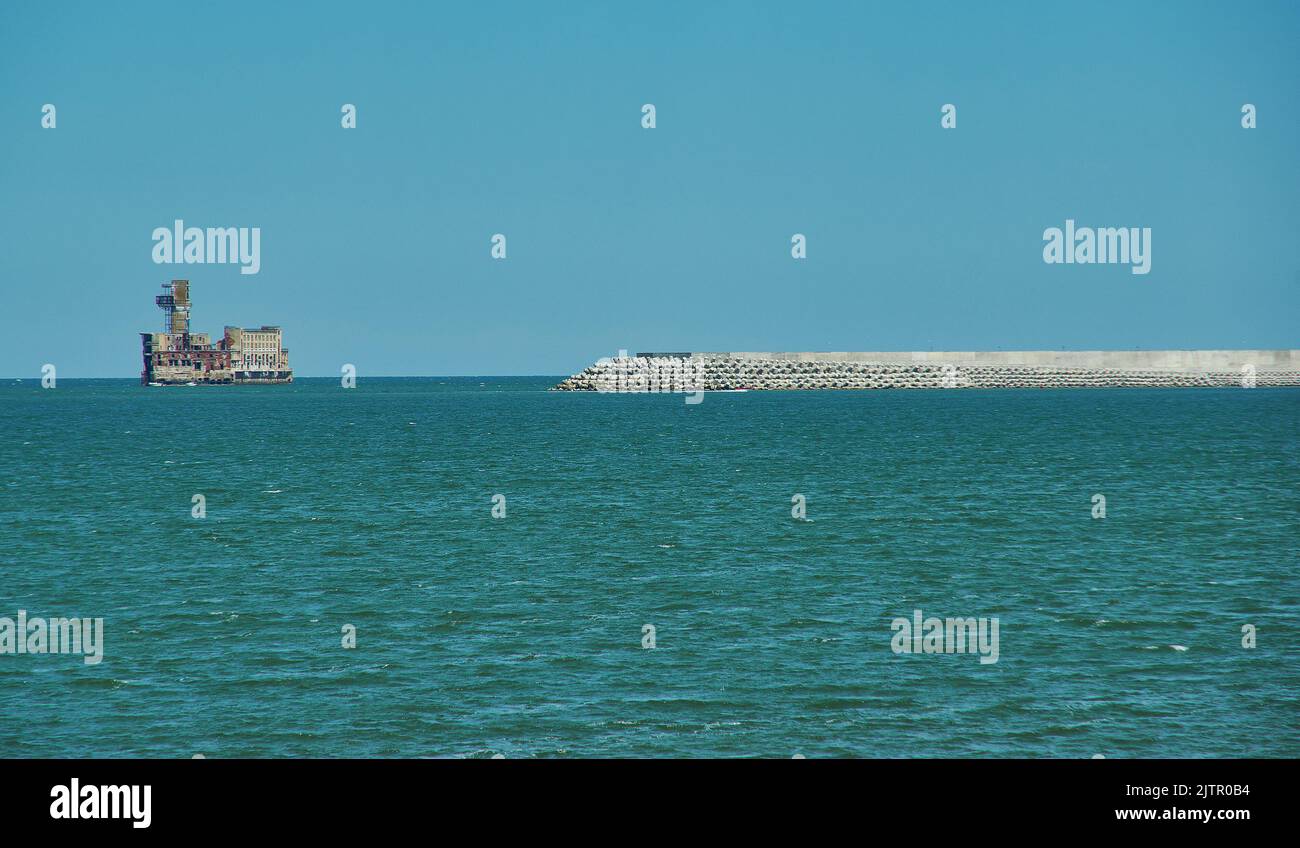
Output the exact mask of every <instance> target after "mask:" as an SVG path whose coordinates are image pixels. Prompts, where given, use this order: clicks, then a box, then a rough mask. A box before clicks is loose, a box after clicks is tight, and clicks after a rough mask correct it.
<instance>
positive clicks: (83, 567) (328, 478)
mask: <svg viewBox="0 0 1300 848" xmlns="http://www.w3.org/2000/svg"><path fill="white" fill-rule="evenodd" d="M559 379H560V377H559V376H553V377H490V378H489V377H455V378H452V377H428V378H390V379H377V378H364V377H362V378H360V379H359V380H358V382H357V385H356V387H355V388H352V389H345V388H343V387H342V386H341V385H340V382H339V380H337V379H323V378H322V379H306V378H304V379H299V380H297V381H296V382H295V383H293V384H292V385H284V386H229V387H208V386H196V387H167V388H146V387H142V386H140V385H139V384H138V383H137V382H136V381H134V380H71V379H60V380H59V381H58V383H57V386H56V387H55V388H52V389H43V388H42V387H41V384H40V381H39V380H38V379H24V380H22V381H15V380H12V379H10V380H8V381H5V382H4V383H0V618H8V619H11V620H13V621H15V622H16V621H17V617H18V615H19V611H20V610H21V611H23V613H24V614H25V616H26V617H27V618H28V619H29V620H30V619H33V618H38V617H39V618H44V619H51V618H58V617H80V618H86V619H96V618H102V631H101V632H102V643H101V645H100V648H101V649H102V659H101V660H100V661H98V662H92V663H87V662H86V657H85V656H83V653H84V651H85V650H86V646H84V645H83V646H82V651H83V653H49V652H45V653H41V652H39V651H38V652H36V653H31V652H25V653H17V652H16V651H17V649H16V647H14V645H16V641H17V637H16V631H15V629H14V628H16V625H13V626H11V629H10V634H11V637H13V641H12V644H11V647H13V650H10V651H8V652H4V653H0V716H2V718H0V756H2V757H160V758H191V757H194V756H197V755H202V756H204V757H207V758H226V757H411V758H424V757H430V758H445V757H450V758H460V757H506V758H531V757H599V758H604V757H741V758H749V757H774V758H789V757H795V756H804V757H808V758H814V757H873V758H912V757H963V758H966V757H971V758H976V757H1031V758H1093V757H1106V758H1131V757H1296V756H1300V707H1298V701H1297V696H1298V695H1300V581H1298V580H1297V574H1298V567H1300V492H1297V483H1298V482H1300V391H1298V390H1295V389H1271V388H1254V389H1120V388H1115V389H1055V390H969V389H954V390H920V391H907V390H886V391H840V392H835V391H825V392H757V391H756V392H748V393H707V394H705V395H704V396H703V401H702V402H701V403H698V404H688V403H686V402H685V398H684V396H682V395H667V394H665V395H612V394H595V393H569V392H552V391H548V389H549V388H550V387H551V386H552V385H554V384H555V383H556V382H558V380H559ZM1098 496H1100V498H1101V499H1100V500H1099V499H1098ZM917 610H920V611H921V612H920V613H916V611H917ZM914 615H920V616H923V617H924V618H927V619H928V618H930V617H936V618H939V619H940V620H946V619H947V618H962V619H964V618H976V619H985V620H987V621H992V620H994V619H996V621H997V623H998V630H997V634H998V645H997V658H996V662H987V661H986V662H981V659H982V658H984V659H988V655H986V654H979V653H975V652H972V651H971V650H969V648H970V646H969V645H967V650H965V651H955V650H954V651H952V652H946V651H945V652H940V653H933V652H932V653H926V652H924V651H921V652H911V651H907V652H903V651H900V650H898V649H897V648H898V644H899V641H900V640H898V639H897V638H896V637H897V636H898V634H899V632H901V631H900V630H898V623H899V621H900V620H907V621H909V622H910V621H911V620H912V619H913V616H914ZM29 626H30V625H29ZM2 628H3V620H0V649H3V647H4V643H3V638H2V637H3V630H2ZM349 643H351V644H349ZM25 644H26V643H25Z"/></svg>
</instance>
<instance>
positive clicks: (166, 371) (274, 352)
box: [140, 280, 293, 386]
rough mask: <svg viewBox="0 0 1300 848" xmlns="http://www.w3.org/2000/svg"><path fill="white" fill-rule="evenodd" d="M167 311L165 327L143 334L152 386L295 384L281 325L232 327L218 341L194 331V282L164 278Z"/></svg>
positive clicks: (146, 377) (162, 298)
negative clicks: (191, 319) (161, 330)
mask: <svg viewBox="0 0 1300 848" xmlns="http://www.w3.org/2000/svg"><path fill="white" fill-rule="evenodd" d="M154 302H155V303H156V304H158V307H159V308H160V309H162V311H163V315H164V322H163V332H161V333H141V334H140V346H141V352H142V355H143V358H144V370H143V371H141V372H140V382H141V383H143V384H145V385H150V386H158V385H161V386H168V385H171V386H175V385H189V384H191V383H193V384H195V385H198V384H201V383H292V382H293V369H291V368H290V367H289V350H288V349H287V348H285V347H284V345H283V341H284V340H283V336H282V334H281V332H280V328H279V327H265V326H263V327H256V328H244V327H230V326H227V327H226V328H225V332H224V333H223V334H222V336H221V338H220V339H219V340H218V341H216V342H213V341H212V339H211V337H210V336H209V335H208V334H207V333H192V332H190V281H189V280H172V281H171V282H170V283H163V293H162V294H160V295H158V296H157V297H155V298H154Z"/></svg>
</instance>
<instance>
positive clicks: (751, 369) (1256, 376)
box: [555, 350, 1300, 392]
mask: <svg viewBox="0 0 1300 848" xmlns="http://www.w3.org/2000/svg"><path fill="white" fill-rule="evenodd" d="M1216 386H1224V387H1245V388H1253V387H1256V386H1300V350H1138V351H1123V350H1094V351H909V352H901V351H875V352H828V353H812V352H809V353H764V352H740V353H721V352H713V353H696V352H674V353H655V352H648V353H638V354H636V355H635V356H618V357H609V358H606V359H601V360H600V361H598V362H596V363H595V364H594V365H591V366H589V367H588V368H586V369H584V370H583V371H581V372H579V373H577V374H574V375H573V376H571V377H569V378H567V379H565V380H564V381H562V382H561V383H560V384H559V385H557V386H556V387H555V388H556V389H557V390H559V391H598V392H669V391H726V390H735V389H751V390H777V391H789V390H806V389H939V388H977V389H997V388H1082V387H1098V388H1103V387H1150V388H1184V387H1216Z"/></svg>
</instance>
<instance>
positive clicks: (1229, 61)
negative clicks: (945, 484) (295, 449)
mask: <svg viewBox="0 0 1300 848" xmlns="http://www.w3.org/2000/svg"><path fill="white" fill-rule="evenodd" d="M1297 44H1300V4H1296V3H1282V2H1251V3H1240V2H1223V3H1209V2H1115V3H1111V2H1104V0H1098V2H1089V3H1082V4H1079V3H1063V2H1061V3H1044V2H1006V3H996V4H988V3H969V2H952V3H937V2H915V3H913V2H907V3H892V2H891V3H870V2H852V3H851V2H843V3H817V2H808V3H798V4H791V3H777V2H771V3H762V2H734V3H729V2H712V3H701V2H698V1H697V2H649V3H609V2H591V3H584V2H547V3H543V2H531V3H512V2H503V3H494V4H476V3H457V4H445V3H410V4H392V3H385V2H378V1H376V2H367V3H364V4H356V3H347V4H344V3H338V4H331V3H313V4H310V5H307V4H292V5H291V4H273V3H239V2H233V3H222V4H216V5H213V4H206V3H204V4H199V3H191V4H177V3H174V2H169V3H156V4H150V3H130V4H103V3H85V4H74V3H65V2H5V3H3V4H0V256H2V258H0V375H3V376H6V377H39V375H40V371H41V367H42V365H43V364H44V363H53V364H55V365H56V366H57V368H58V375H59V377H61V378H76V377H137V376H138V375H139V371H140V350H139V346H140V342H139V335H138V334H139V333H140V332H151V331H161V330H162V313H161V311H160V310H158V308H157V307H156V306H155V305H154V303H153V298H154V295H156V294H158V293H159V292H160V291H161V288H160V286H161V284H162V283H164V282H166V281H168V280H170V279H173V278H186V279H189V280H191V290H192V298H193V302H194V306H193V311H192V325H193V328H194V330H196V331H207V332H211V333H212V334H213V335H214V336H215V335H219V334H220V332H221V328H222V327H223V326H224V325H226V324H235V325H242V326H258V325H261V324H276V325H279V326H281V327H282V328H283V329H284V334H285V345H286V346H287V347H288V348H289V350H290V364H291V365H292V366H293V367H294V369H295V372H296V373H297V374H298V375H300V376H337V375H338V374H339V370H340V367H341V365H342V364H343V363H353V364H355V366H356V368H357V373H358V374H359V375H362V376H366V375H369V376H380V375H490V374H511V375H516V374H517V375H524V374H548V375H561V374H569V373H572V372H575V371H578V370H581V369H582V368H583V367H585V366H586V365H588V364H590V363H591V362H593V361H595V360H596V359H598V358H599V357H602V356H608V355H613V354H615V353H617V351H618V350H620V349H628V350H633V351H635V350H696V351H706V350H735V351H745V350H756V351H762V350H829V351H846V350H983V349H990V350H996V349H1003V350H1013V349H1034V350H1042V349H1050V350H1055V349H1061V348H1065V349H1106V348H1126V349H1132V348H1148V349H1150V348H1294V347H1300V333H1297V322H1296V319H1297V316H1300V295H1298V294H1297V291H1298V290H1300V259H1298V258H1297V251H1296V244H1297V237H1296V236H1297V234H1296V228H1297V225H1300V169H1297V155H1298V153H1300V133H1298V132H1297V130H1298V129H1300V127H1298V126H1297V124H1298V122H1300V102H1298V97H1297V90H1298V89H1297V82H1300V50H1297V48H1296V45H1297ZM47 103H48V104H53V105H54V106H55V108H56V126H55V127H54V128H53V129H47V128H43V127H42V126H41V123H42V117H43V115H42V107H43V106H44V104H47ZM345 103H350V104H354V105H355V106H356V110H357V120H356V123H357V125H356V127H355V128H353V129H344V128H343V127H342V126H341V108H342V106H343V104H345ZM647 103H649V104H654V106H655V119H656V126H655V127H654V128H653V129H646V128H643V127H642V106H643V105H644V104H647ZM1246 103H1250V104H1253V105H1254V106H1255V107H1256V120H1257V126H1256V127H1255V128H1254V129H1244V128H1243V127H1242V125H1241V119H1242V115H1241V109H1242V105H1243V104H1246ZM944 104H952V105H954V106H955V107H956V118H957V125H956V127H955V128H952V129H945V128H943V127H942V126H941V119H942V117H943V116H942V114H941V107H942V106H943V105H944ZM178 218H179V219H182V220H184V221H185V223H186V225H187V226H197V227H205V228H206V227H259V228H260V230H261V243H260V260H261V267H260V271H259V273H257V274H249V275H245V274H241V273H240V269H239V266H238V265H234V264H202V265H199V264H191V265H169V264H156V263H155V262H154V261H153V248H154V242H153V240H152V233H153V231H154V230H155V228H158V227H171V226H172V224H173V222H174V221H175V220H176V219H178ZM1067 219H1073V220H1074V221H1076V223H1077V226H1080V227H1083V226H1093V227H1139V228H1147V227H1149V228H1150V229H1151V234H1152V235H1151V269H1150V272H1149V273H1148V274H1145V275H1135V274H1132V273H1131V270H1130V267H1129V266H1128V265H1123V264H1091V265H1082V264H1072V265H1065V264H1047V263H1045V262H1044V261H1043V247H1044V240H1043V233H1044V230H1046V229H1047V228H1050V227H1064V225H1065V221H1066V220H1067ZM497 233H500V234H503V235H505V236H506V258H505V259H494V258H493V257H492V255H491V249H492V242H491V240H492V237H493V235H494V234H497ZM796 233H799V234H803V235H804V236H805V237H806V241H807V256H806V258H804V259H795V258H793V257H792V255H791V237H792V236H793V235H794V234H796Z"/></svg>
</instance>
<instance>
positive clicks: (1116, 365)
mask: <svg viewBox="0 0 1300 848" xmlns="http://www.w3.org/2000/svg"><path fill="white" fill-rule="evenodd" d="M691 355H692V356H703V357H727V358H732V359H774V360H792V361H797V362H814V361H815V362H881V363H909V362H915V363H929V364H934V365H941V364H945V363H951V364H953V365H972V366H981V365H1001V366H1020V367H1056V368H1095V369H1119V370H1151V371H1161V370H1167V371H1233V372H1237V371H1240V370H1241V367H1242V366H1243V365H1246V364H1252V365H1254V366H1255V367H1256V368H1257V369H1260V370H1297V369H1300V350H1019V351H1011V350H1007V351H1002V350H997V351H994V350H977V351H970V350H964V351H951V350H949V351H938V350H935V351H853V352H844V351H832V352H825V353H817V352H797V353H796V352H789V353H774V352H762V351H759V352H752V351H746V352H735V351H732V352H725V351H724V352H695V353H692V354H691Z"/></svg>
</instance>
